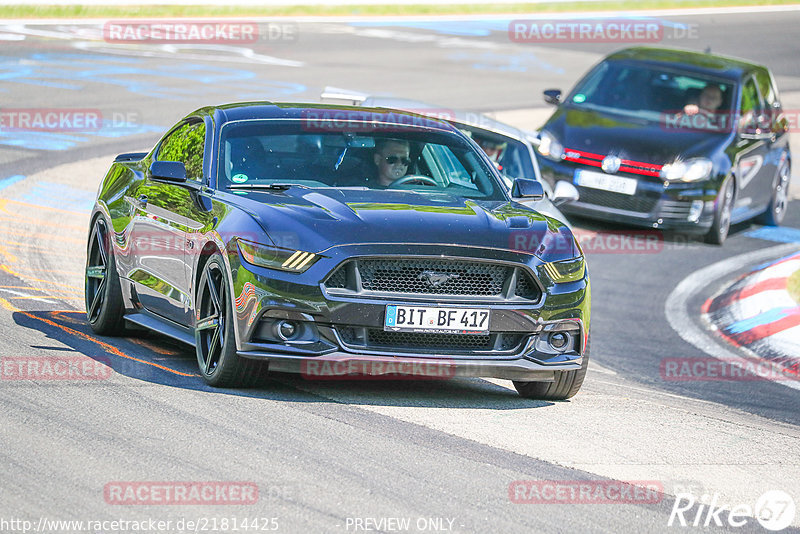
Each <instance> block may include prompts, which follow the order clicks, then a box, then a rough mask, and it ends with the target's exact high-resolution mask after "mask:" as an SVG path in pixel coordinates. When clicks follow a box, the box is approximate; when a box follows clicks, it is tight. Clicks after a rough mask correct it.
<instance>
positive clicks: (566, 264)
mask: <svg viewBox="0 0 800 534" xmlns="http://www.w3.org/2000/svg"><path fill="white" fill-rule="evenodd" d="M543 267H544V271H545V272H546V273H547V276H548V277H549V278H550V280H552V281H553V282H555V283H556V284H563V283H567V282H576V281H578V280H582V279H583V277H584V275H585V274H586V262H585V261H584V259H583V256H579V257H577V258H573V259H571V260H564V261H551V262H548V263H545V264H544V265H543Z"/></svg>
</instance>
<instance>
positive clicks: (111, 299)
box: [84, 217, 125, 335]
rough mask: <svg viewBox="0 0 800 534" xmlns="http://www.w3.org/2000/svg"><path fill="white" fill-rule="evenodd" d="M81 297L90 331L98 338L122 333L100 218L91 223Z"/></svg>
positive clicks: (120, 308) (111, 263)
mask: <svg viewBox="0 0 800 534" xmlns="http://www.w3.org/2000/svg"><path fill="white" fill-rule="evenodd" d="M84 294H85V298H86V318H87V320H88V321H89V326H91V327H92V330H93V331H94V332H95V333H96V334H100V335H115V334H121V333H123V331H124V330H125V329H124V319H123V312H124V308H123V305H122V292H121V291H120V287H119V275H118V274H117V267H116V263H115V261H114V250H113V247H112V246H111V242H110V241H109V231H108V227H107V226H106V223H105V220H103V218H102V217H98V218H97V219H96V220H95V222H94V225H92V233H91V234H90V235H89V244H88V249H87V251H86V276H85V285H84Z"/></svg>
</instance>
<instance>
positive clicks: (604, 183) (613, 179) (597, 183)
mask: <svg viewBox="0 0 800 534" xmlns="http://www.w3.org/2000/svg"><path fill="white" fill-rule="evenodd" d="M575 184H576V185H580V186H582V187H591V188H593V189H602V190H604V191H611V192H613V193H620V194H622V195H632V194H634V193H636V184H637V182H636V180H634V179H633V178H625V177H622V176H612V175H611V174H605V173H602V172H595V171H585V170H583V169H578V170H576V171H575Z"/></svg>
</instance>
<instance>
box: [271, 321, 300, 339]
mask: <svg viewBox="0 0 800 534" xmlns="http://www.w3.org/2000/svg"><path fill="white" fill-rule="evenodd" d="M298 330H299V328H298V325H297V323H295V322H294V321H284V320H282V321H278V322H276V323H275V335H276V336H278V338H279V339H280V340H281V341H291V340H292V339H293V338H294V337H295V336H296V335H297V332H298Z"/></svg>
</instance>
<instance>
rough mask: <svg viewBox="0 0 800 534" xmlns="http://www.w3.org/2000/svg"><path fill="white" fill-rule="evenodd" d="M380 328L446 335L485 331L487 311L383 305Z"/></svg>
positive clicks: (487, 325)
mask: <svg viewBox="0 0 800 534" xmlns="http://www.w3.org/2000/svg"><path fill="white" fill-rule="evenodd" d="M383 329H384V330H388V331H391V332H426V333H431V334H433V333H448V334H486V333H487V332H489V310H488V309H486V308H430V307H425V306H396V305H393V304H389V305H387V306H386V319H385V321H384V325H383Z"/></svg>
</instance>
